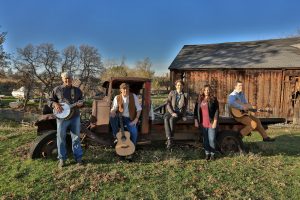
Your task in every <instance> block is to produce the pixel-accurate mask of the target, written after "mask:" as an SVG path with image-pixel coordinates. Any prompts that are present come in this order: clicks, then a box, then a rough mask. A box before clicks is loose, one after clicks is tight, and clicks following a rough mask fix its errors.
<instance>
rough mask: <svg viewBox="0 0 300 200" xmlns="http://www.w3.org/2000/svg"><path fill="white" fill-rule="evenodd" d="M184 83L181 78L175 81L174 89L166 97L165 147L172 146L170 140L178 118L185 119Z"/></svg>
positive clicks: (185, 99)
mask: <svg viewBox="0 0 300 200" xmlns="http://www.w3.org/2000/svg"><path fill="white" fill-rule="evenodd" d="M183 86H184V83H183V81H182V80H177V81H176V82H175V87H176V90H173V91H171V92H170V93H169V96H168V99H167V105H166V107H167V112H166V114H165V115H164V126H165V132H166V137H167V149H170V148H171V146H172V140H173V138H174V126H175V124H176V122H177V121H178V120H180V119H183V120H184V121H185V120H186V117H185V116H186V110H187V104H188V102H187V98H186V97H185V95H184V93H183Z"/></svg>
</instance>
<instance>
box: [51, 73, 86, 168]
mask: <svg viewBox="0 0 300 200" xmlns="http://www.w3.org/2000/svg"><path fill="white" fill-rule="evenodd" d="M61 78H62V81H63V84H62V85H60V86H57V87H55V88H54V89H53V91H52V92H51V94H50V98H49V102H48V105H49V107H51V108H53V109H54V110H55V111H56V112H58V113H61V112H63V108H62V106H61V104H60V103H68V104H74V103H75V107H74V108H72V109H73V114H72V116H70V117H69V118H65V119H59V118H57V120H56V124H57V149H58V159H59V164H58V166H59V167H60V168H62V167H64V166H65V162H66V159H67V150H66V132H67V130H70V133H71V138H72V150H73V155H74V158H75V161H76V162H77V163H78V165H82V154H83V153H82V149H81V144H80V125H81V123H80V112H79V108H81V107H83V97H82V92H81V90H80V89H79V88H78V87H74V86H73V85H72V81H73V75H72V73H71V72H63V73H62V74H61Z"/></svg>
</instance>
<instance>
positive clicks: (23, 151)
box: [12, 142, 32, 160]
mask: <svg viewBox="0 0 300 200" xmlns="http://www.w3.org/2000/svg"><path fill="white" fill-rule="evenodd" d="M31 144H32V142H29V143H26V144H24V145H22V146H19V147H18V148H16V149H15V150H13V151H12V154H13V155H14V156H17V157H19V158H20V159H21V160H26V159H27V158H28V154H29V150H30V146H31Z"/></svg>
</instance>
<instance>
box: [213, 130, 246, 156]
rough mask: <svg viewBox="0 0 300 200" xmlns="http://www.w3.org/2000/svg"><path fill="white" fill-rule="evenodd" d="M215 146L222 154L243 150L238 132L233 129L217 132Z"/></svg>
mask: <svg viewBox="0 0 300 200" xmlns="http://www.w3.org/2000/svg"><path fill="white" fill-rule="evenodd" d="M217 146H218V148H219V150H220V152H221V153H222V154H229V153H237V152H240V153H242V152H243V151H244V143H243V140H242V138H241V136H240V133H238V132H235V131H222V132H219V133H218V136H217Z"/></svg>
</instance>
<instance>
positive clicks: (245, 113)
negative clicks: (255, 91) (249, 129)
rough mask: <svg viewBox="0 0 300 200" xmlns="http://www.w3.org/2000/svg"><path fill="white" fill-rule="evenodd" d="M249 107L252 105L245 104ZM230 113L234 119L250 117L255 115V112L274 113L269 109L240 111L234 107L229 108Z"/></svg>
mask: <svg viewBox="0 0 300 200" xmlns="http://www.w3.org/2000/svg"><path fill="white" fill-rule="evenodd" d="M244 105H246V106H248V107H250V106H251V105H250V104H244ZM229 110H230V113H231V114H232V116H233V117H236V118H239V117H243V116H250V115H254V113H255V112H268V113H272V111H271V110H270V109H269V108H268V109H261V108H260V109H256V108H249V109H248V110H247V111H246V110H240V109H238V108H234V107H230V108H229Z"/></svg>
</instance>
